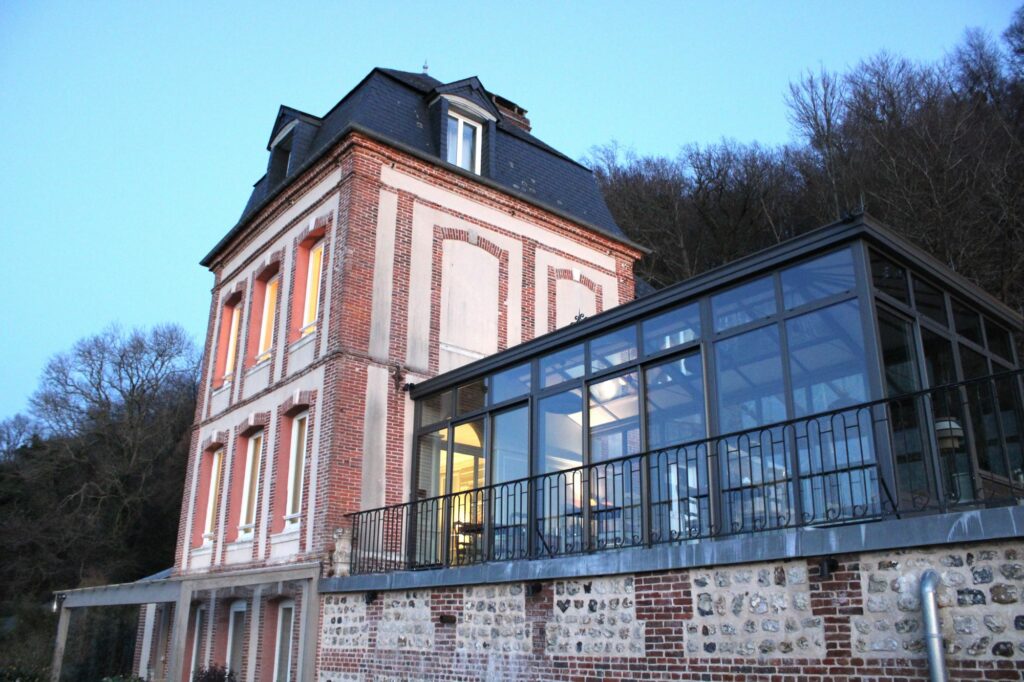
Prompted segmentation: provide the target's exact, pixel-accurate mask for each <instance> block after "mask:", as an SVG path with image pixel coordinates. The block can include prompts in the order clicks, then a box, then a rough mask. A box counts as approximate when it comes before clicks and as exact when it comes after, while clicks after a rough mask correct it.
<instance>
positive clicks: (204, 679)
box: [192, 665, 237, 682]
mask: <svg viewBox="0 0 1024 682" xmlns="http://www.w3.org/2000/svg"><path fill="white" fill-rule="evenodd" d="M192 682H237V680H236V679H235V673H234V672H233V671H231V670H228V669H227V668H225V667H224V666H222V665H211V666H210V667H209V668H196V671H195V672H194V673H192Z"/></svg>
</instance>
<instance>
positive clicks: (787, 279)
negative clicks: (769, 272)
mask: <svg viewBox="0 0 1024 682" xmlns="http://www.w3.org/2000/svg"><path fill="white" fill-rule="evenodd" d="M781 276H782V301H783V304H784V305H785V306H786V310H792V309H793V308H797V307H799V306H802V305H803V304H805V303H810V302H811V301H817V300H819V299H822V298H827V297H828V296H834V295H835V294H842V293H846V292H848V291H853V289H854V287H855V286H856V284H857V277H856V275H855V274H854V270H853V255H852V254H851V253H850V250H849V249H843V250H842V251H836V252H835V253H830V254H828V255H825V256H822V257H821V258H815V259H814V260H812V261H808V262H806V263H801V264H799V265H796V266H794V267H792V268H789V269H788V270H783V271H782V275H781Z"/></svg>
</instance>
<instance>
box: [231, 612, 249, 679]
mask: <svg viewBox="0 0 1024 682" xmlns="http://www.w3.org/2000/svg"><path fill="white" fill-rule="evenodd" d="M244 648H245V602H244V601H241V600H239V601H236V602H234V603H232V604H231V611H230V612H229V618H228V656H227V659H228V660H227V664H228V670H229V671H231V672H233V673H235V677H236V678H240V677H241V673H242V651H243V649H244Z"/></svg>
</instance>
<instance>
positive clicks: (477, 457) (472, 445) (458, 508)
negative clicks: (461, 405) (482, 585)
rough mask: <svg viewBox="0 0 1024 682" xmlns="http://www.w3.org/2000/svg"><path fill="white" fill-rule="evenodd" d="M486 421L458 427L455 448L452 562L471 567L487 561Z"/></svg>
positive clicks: (452, 503) (452, 499)
mask: <svg viewBox="0 0 1024 682" xmlns="http://www.w3.org/2000/svg"><path fill="white" fill-rule="evenodd" d="M486 475H487V459H486V457H485V456H484V421H483V419H477V420H475V421H471V422H466V423H465V424H459V425H458V426H456V427H455V443H454V447H453V448H452V483H451V490H452V493H453V495H452V497H451V529H452V537H451V552H452V557H451V560H452V563H454V564H457V565H461V564H472V563H477V562H479V561H482V560H483V558H484V541H483V539H484V508H485V497H484V495H485V491H483V490H480V488H482V487H483V486H484V478H485V476H486Z"/></svg>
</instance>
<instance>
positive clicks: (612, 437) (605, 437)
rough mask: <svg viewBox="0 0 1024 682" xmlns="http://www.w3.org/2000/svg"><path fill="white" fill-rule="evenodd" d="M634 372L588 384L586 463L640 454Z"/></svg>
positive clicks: (637, 398)
mask: <svg viewBox="0 0 1024 682" xmlns="http://www.w3.org/2000/svg"><path fill="white" fill-rule="evenodd" d="M639 411H640V404H639V393H638V387H637V373H636V372H635V371H634V372H629V373H627V374H623V375H621V376H617V377H613V378H611V379H605V380H604V381H601V382H599V383H595V384H591V385H590V422H589V425H590V461H591V462H601V461H604V460H608V459H616V458H618V457H625V456H626V455H632V454H636V453H638V452H640V419H639Z"/></svg>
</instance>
